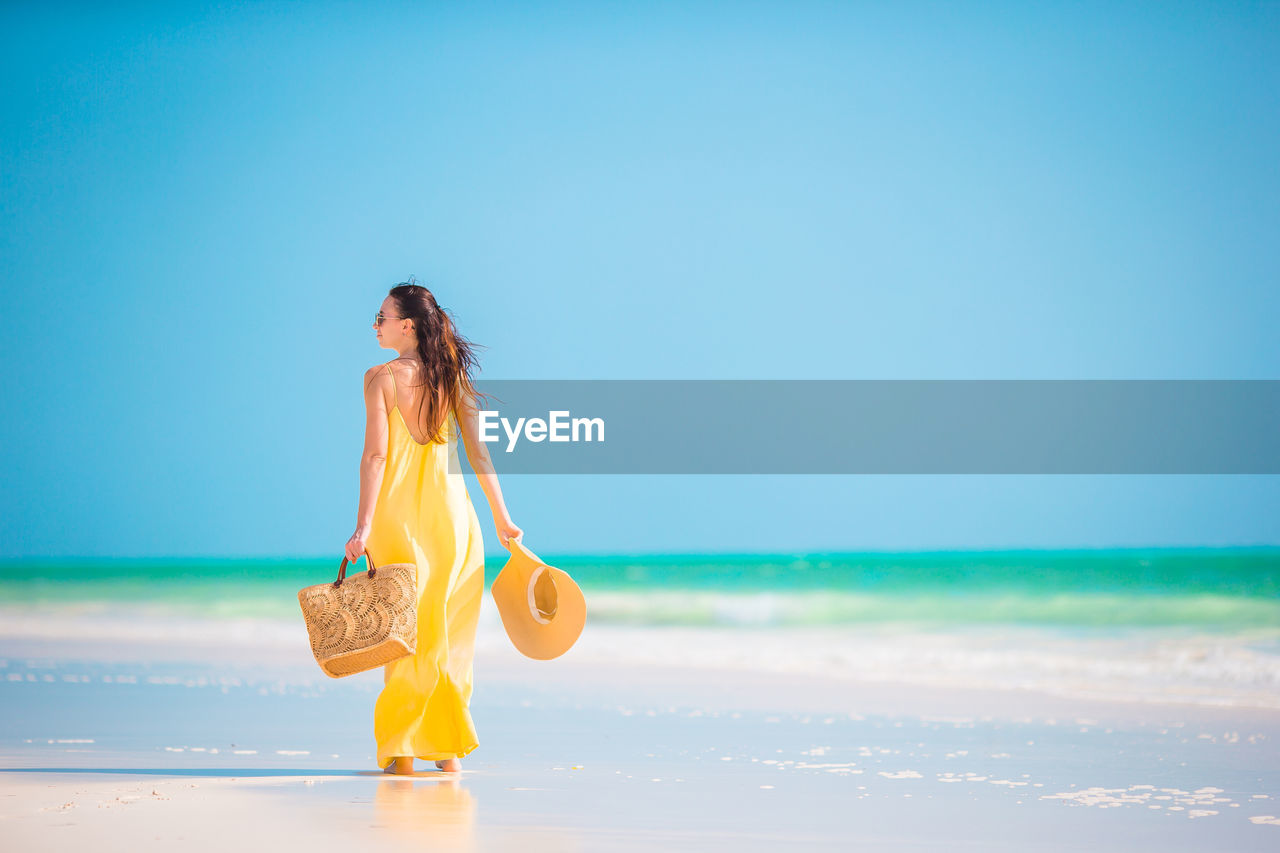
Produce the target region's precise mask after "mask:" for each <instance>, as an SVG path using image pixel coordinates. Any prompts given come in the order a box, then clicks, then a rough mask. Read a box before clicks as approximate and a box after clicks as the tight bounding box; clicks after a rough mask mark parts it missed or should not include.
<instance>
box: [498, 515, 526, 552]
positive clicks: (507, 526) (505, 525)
mask: <svg viewBox="0 0 1280 853" xmlns="http://www.w3.org/2000/svg"><path fill="white" fill-rule="evenodd" d="M496 527H497V530H498V541H499V542H500V543H502V547H503V548H506V549H507V550H508V551H510V550H511V540H512V539H514V540H516V541H517V542H519V541H520V537H521V536H523V535H524V531H523V530H521V529H520V528H519V527H516V526H515V524H513V523H512V521H511V519H509V518H508V519H504V520H501V521H498V522H497V524H496Z"/></svg>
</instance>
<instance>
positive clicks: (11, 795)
mask: <svg viewBox="0 0 1280 853" xmlns="http://www.w3.org/2000/svg"><path fill="white" fill-rule="evenodd" d="M4 624H5V627H4V630H3V631H0V691H2V692H0V696H2V697H3V701H2V702H0V722H2V723H3V726H2V730H3V733H4V734H3V742H2V744H0V748H2V750H3V754H2V757H0V803H2V805H0V819H2V820H3V833H4V837H5V839H6V844H5V847H6V849H9V850H35V849H70V848H72V847H78V846H81V845H85V846H92V847H93V848H94V849H106V850H115V849H120V850H125V849H129V850H138V849H161V848H165V849H171V848H172V847H173V846H174V845H178V846H180V847H181V849H190V850H205V849H210V850H212V849H215V848H216V849H220V850H225V849H227V847H228V845H235V846H238V847H241V848H245V849H266V848H268V847H275V846H276V845H279V844H284V843H298V844H305V845H307V846H309V847H311V848H313V849H319V850H329V849H332V850H338V849H350V846H351V845H352V844H354V843H359V841H360V840H362V839H363V840H367V841H370V842H373V841H408V842H411V843H419V844H428V845H430V846H431V847H432V849H445V850H507V849H514V848H516V847H517V846H518V847H519V848H521V849H531V850H544V849H545V850H615V849H617V850H630V849H654V848H662V849H681V850H684V849H688V850H706V849H721V848H723V847H725V846H727V845H732V846H733V847H735V848H736V849H748V850H754V849H765V848H774V847H777V846H778V845H785V846H786V847H788V848H792V847H796V848H820V849H848V848H850V847H855V846H856V847H863V848H870V849H944V848H947V849H950V848H955V847H965V846H968V847H974V848H978V849H983V850H1027V849H1038V850H1046V849H1047V850H1069V849H1071V850H1074V849H1080V848H1081V847H1083V846H1086V845H1087V846H1089V847H1096V848H1097V849H1100V850H1134V849H1162V850H1223V849H1231V850H1273V849H1275V846H1276V844H1277V843H1280V770H1278V769H1277V768H1280V710H1276V709H1275V708H1271V707H1265V701H1264V702H1263V703H1262V705H1263V706H1262V707H1250V706H1248V703H1247V702H1236V703H1235V704H1234V705H1233V706H1224V705H1216V706H1215V705H1214V704H1206V703H1204V702H1195V701H1174V700H1173V699H1171V698H1170V695H1166V694H1158V695H1157V696H1156V699H1157V700H1158V701H1119V700H1116V699H1098V698H1089V697H1088V695H1087V691H1082V695H1071V694H1070V693H1069V692H1068V693H1066V694H1064V692H1063V691H1061V690H1057V691H1051V690H1047V689H1033V688H1026V687H1009V686H1006V687H993V686H990V685H989V684H988V685H985V686H980V687H965V686H961V685H959V684H947V683H919V682H920V681H921V680H922V679H921V678H917V679H916V682H917V683H912V680H911V679H910V678H900V679H894V678H891V677H887V675H886V673H880V677H878V678H874V679H873V678H868V677H867V676H866V673H862V674H858V673H856V672H855V673H846V674H844V675H842V676H840V677H833V676H831V675H830V674H829V673H828V674H826V675H820V674H815V673H813V672H808V673H806V672H804V671H797V672H790V673H788V672H785V671H781V670H780V669H778V668H775V669H767V668H752V667H751V666H749V665H741V664H740V665H737V666H727V665H724V662H723V658H721V659H718V660H719V661H720V662H719V663H715V664H714V665H713V664H712V663H708V662H707V661H706V660H703V659H701V657H700V655H699V654H698V653H696V652H695V651H694V650H695V649H697V648H702V649H704V650H705V649H706V648H711V647H714V646H715V644H716V643H717V642H723V641H724V640H725V636H724V632H721V633H720V634H719V635H716V632H711V631H704V632H703V636H702V637H701V638H700V637H699V631H698V630H697V629H670V630H664V629H661V628H645V629H638V628H637V629H622V628H599V627H593V626H589V627H588V631H587V632H586V633H585V634H584V636H583V638H582V640H581V641H580V644H579V646H577V647H575V649H574V650H572V651H571V652H570V653H569V654H567V655H565V656H564V657H562V658H560V659H557V660H554V661H546V662H540V661H532V660H528V659H526V658H523V657H521V656H520V655H519V654H518V653H517V652H515V651H514V649H512V648H511V647H510V646H509V645H508V644H506V643H505V642H504V640H503V637H502V635H501V633H500V629H498V630H497V631H495V626H494V624H493V623H492V622H491V621H486V622H485V624H484V625H483V626H482V635H481V642H480V644H479V648H478V652H477V657H476V663H475V674H476V690H475V695H474V697H473V702H472V713H473V716H474V718H475V721H476V726H477V729H478V731H479V733H480V738H481V745H480V747H479V748H477V749H476V751H475V752H474V753H472V754H471V755H470V756H468V757H467V758H465V759H463V772H462V773H461V774H459V775H455V776H450V775H448V774H443V773H439V772H437V771H435V770H434V769H430V770H428V769H427V768H428V767H431V768H433V765H431V764H429V763H426V762H418V769H419V772H418V774H417V775H416V776H415V777H412V778H409V777H392V776H388V775H387V774H384V773H382V772H380V771H379V770H378V769H377V768H376V767H375V765H374V761H373V740H372V733H371V713H372V705H373V700H374V697H375V696H376V693H377V690H378V689H379V688H380V686H381V673H380V671H373V672H369V673H361V674H359V675H356V676H352V677H349V678H344V679H336V680H335V679H329V678H327V677H326V676H324V675H323V674H322V673H320V671H319V669H318V667H316V666H315V663H314V661H313V660H312V659H311V658H310V657H309V650H308V649H307V647H306V645H305V633H301V634H300V633H298V632H300V631H302V630H303V629H302V628H301V626H300V625H296V626H291V625H287V624H266V623H262V624H256V625H255V624H252V623H242V624H240V626H239V628H238V630H237V631H236V632H233V633H232V635H231V636H233V637H234V641H233V642H231V643H229V644H227V645H225V646H223V647H221V648H219V647H217V646H214V645H211V644H210V643H209V642H207V639H208V637H209V636H216V635H217V634H218V633H219V632H222V633H225V632H226V626H225V625H224V626H222V627H217V626H212V625H210V626H201V625H198V624H194V623H190V622H188V623H185V624H184V626H183V627H182V629H181V630H178V629H176V628H175V629H173V630H172V631H171V632H170V633H171V634H172V636H171V637H170V638H169V639H168V640H166V639H164V638H163V637H155V636H153V635H154V634H155V633H156V631H157V625H161V624H163V623H155V624H151V625H150V626H148V625H144V624H141V623H140V622H135V624H134V626H133V628H134V629H136V630H132V633H130V632H123V633H122V632H121V631H115V632H114V633H113V632H110V631H105V630H104V628H103V623H101V622H99V623H96V624H97V625H98V627H97V628H94V627H93V626H94V624H95V623H94V622H93V620H86V622H85V623H84V625H85V629H84V631H83V632H82V633H83V636H79V637H71V638H63V639H57V638H55V637H52V636H41V632H40V631H39V630H38V629H37V628H35V627H34V625H32V624H26V623H23V621H22V618H21V617H20V616H19V615H18V614H16V613H13V612H10V613H9V614H8V618H7V619H6V620H5V623H4ZM24 624H25V625H26V627H23V626H24ZM95 631H98V632H99V635H98V636H97V637H96V639H95V636H94V632H95ZM201 632H206V633H204V634H202V633H201ZM46 633H49V632H46ZM59 633H61V634H63V635H66V634H69V633H74V632H70V631H67V630H61V631H60V632H59ZM106 635H109V636H106ZM206 635H207V636H206ZM104 636H106V638H105V639H104ZM733 636H734V639H735V642H736V643H737V645H736V648H737V649H738V651H739V652H740V653H741V654H742V655H743V656H745V657H746V658H748V659H749V658H750V657H751V656H752V655H758V656H759V657H760V659H761V660H765V659H766V658H768V656H769V655H770V654H771V651H772V653H776V647H777V644H778V642H779V640H778V638H777V637H775V636H772V635H771V634H770V633H769V632H765V631H750V630H746V631H738V632H736V633H735V634H734V635H733ZM792 639H795V638H792ZM646 642H648V643H649V644H651V645H652V646H653V647H654V648H665V647H668V646H670V647H673V648H675V649H677V650H678V649H680V648H682V647H685V648H688V649H690V653H689V655H688V660H686V661H684V662H683V663H682V662H679V661H671V660H667V659H665V658H663V659H660V662H654V661H655V658H653V657H652V656H650V658H649V659H648V662H646V656H645V655H644V654H642V653H641V652H642V651H643V650H642V648H640V647H638V646H637V645H636V644H644V643H646ZM625 649H631V650H632V651H633V652H634V653H633V654H630V655H627V654H624V653H623V651H622V650H625ZM610 656H612V658H613V659H610ZM797 669H800V670H803V667H797ZM906 675H909V674H906ZM1263 687H1265V685H1260V686H1259V690H1258V691H1257V692H1258V695H1259V696H1262V697H1263V698H1264V700H1265V697H1266V696H1267V695H1268V692H1267V691H1266V690H1265V689H1262V688H1263ZM1270 695H1274V691H1272V693H1271V694H1270ZM1148 698H1150V697H1148Z"/></svg>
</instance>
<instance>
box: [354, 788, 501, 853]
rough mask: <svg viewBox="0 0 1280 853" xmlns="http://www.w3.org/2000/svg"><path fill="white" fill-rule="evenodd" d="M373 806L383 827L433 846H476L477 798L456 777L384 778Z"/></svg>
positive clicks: (447, 847)
mask: <svg viewBox="0 0 1280 853" xmlns="http://www.w3.org/2000/svg"><path fill="white" fill-rule="evenodd" d="M373 807H374V813H375V816H376V818H377V823H378V825H379V826H380V827H385V828H387V829H390V830H393V831H395V832H397V833H400V834H402V835H404V836H412V837H413V838H415V839H422V840H424V841H429V842H430V844H431V845H432V849H441V848H442V849H448V850H471V849H474V848H475V843H476V842H475V825H476V799H475V798H474V797H473V796H472V795H471V792H470V791H468V790H467V788H466V787H465V786H463V784H462V782H461V780H460V779H457V778H456V777H455V778H440V777H439V776H437V775H435V774H431V775H429V776H428V775H425V774H424V777H419V778H399V779H384V780H382V782H380V783H379V785H378V788H377V790H376V791H375V792H374V796H373Z"/></svg>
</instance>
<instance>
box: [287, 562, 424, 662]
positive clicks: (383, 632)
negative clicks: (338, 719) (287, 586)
mask: <svg viewBox="0 0 1280 853" xmlns="http://www.w3.org/2000/svg"><path fill="white" fill-rule="evenodd" d="M364 556H365V559H366V560H368V562H369V571H367V572H363V573H361V574H353V575H352V576H351V577H350V578H347V558H346V557H343V558H342V565H341V566H340V567H339V569H338V579H337V580H336V581H334V582H333V583H321V584H316V585H315V586H308V587H304V588H303V589H301V590H300V591H299V592H298V603H299V604H301V605H302V616H303V618H304V619H306V620H307V633H308V634H309V635H310V636H311V652H312V654H314V655H315V656H316V663H318V664H320V668H321V669H322V670H324V672H325V674H326V675H328V676H331V677H332V678H341V677H342V676H344V675H354V674H355V673H357V672H364V671H365V670H369V669H373V668H375V667H379V666H382V665H383V664H387V663H390V662H391V661H393V660H397V659H399V658H402V657H406V656H408V655H411V654H413V652H414V648H415V646H416V645H417V640H418V585H417V579H418V570H417V567H416V566H414V564H413V563H391V564H389V565H386V566H382V567H381V568H378V567H376V566H374V564H373V560H371V559H369V554H368V552H367V551H366V552H365V555H364Z"/></svg>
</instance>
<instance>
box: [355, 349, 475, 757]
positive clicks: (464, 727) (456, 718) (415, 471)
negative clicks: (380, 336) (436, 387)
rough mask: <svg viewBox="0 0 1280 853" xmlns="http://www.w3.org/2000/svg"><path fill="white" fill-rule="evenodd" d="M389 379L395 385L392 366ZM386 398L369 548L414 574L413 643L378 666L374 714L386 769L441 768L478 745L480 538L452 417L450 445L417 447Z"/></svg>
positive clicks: (446, 433) (379, 559) (380, 561)
mask: <svg viewBox="0 0 1280 853" xmlns="http://www.w3.org/2000/svg"><path fill="white" fill-rule="evenodd" d="M387 372H388V373H391V381H392V383H394V382H395V374H394V373H393V372H392V370H391V367H390V366H389V365H388V366H387ZM392 388H393V389H394V388H395V385H394V384H393V385H392ZM392 399H393V400H395V401H397V402H396V405H395V406H394V407H393V408H392V410H391V412H390V413H389V416H388V425H387V426H388V434H387V462H386V468H385V471H384V474H383V479H382V489H381V491H380V492H379V493H378V501H377V503H376V504H375V506H374V514H373V524H372V526H371V529H370V533H369V537H368V538H367V539H366V540H365V548H366V549H367V550H368V553H369V556H370V557H371V558H372V559H373V562H374V565H375V566H381V565H384V564H387V563H413V564H415V565H416V566H417V567H418V641H417V648H416V650H415V651H414V653H413V654H412V655H409V656H407V657H403V658H400V659H399V660H395V661H392V662H391V663H389V664H387V665H386V666H385V667H383V688H382V692H381V693H379V694H378V698H377V701H376V702H375V703H374V709H373V734H374V738H375V740H376V741H377V752H378V755H377V761H378V766H379V767H380V768H383V769H386V768H387V767H388V766H389V765H390V764H391V763H392V761H393V760H394V759H396V758H398V757H405V756H414V757H416V758H422V759H428V760H430V759H439V760H443V759H446V758H453V757H455V756H457V757H462V756H464V755H466V754H467V753H469V752H471V751H472V750H473V749H475V748H476V747H477V746H479V741H478V740H477V739H476V730H475V725H474V724H473V722H472V720H471V712H470V710H469V707H468V706H469V705H470V702H471V688H472V666H471V665H472V658H473V657H474V653H475V638H476V626H477V624H478V623H479V619H480V599H481V596H482V594H483V592H484V539H483V536H482V535H481V531H480V520H479V518H477V516H476V511H475V507H473V506H472V504H471V496H470V495H469V494H468V493H467V488H466V482H465V481H464V480H463V478H462V474H461V473H460V472H461V468H460V467H459V466H458V442H457V438H458V428H457V418H456V415H455V414H454V413H453V412H450V413H449V416H448V417H447V418H446V419H445V423H444V426H443V427H442V432H443V435H442V437H443V438H444V439H445V440H446V443H444V444H419V443H418V442H417V441H416V440H415V439H414V438H413V436H412V435H411V434H410V432H409V427H408V426H407V424H406V423H405V419H404V416H403V415H402V414H401V412H400V406H399V403H398V400H399V396H398V394H393V397H392ZM451 466H452V468H453V470H454V471H457V472H459V473H450V467H451Z"/></svg>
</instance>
